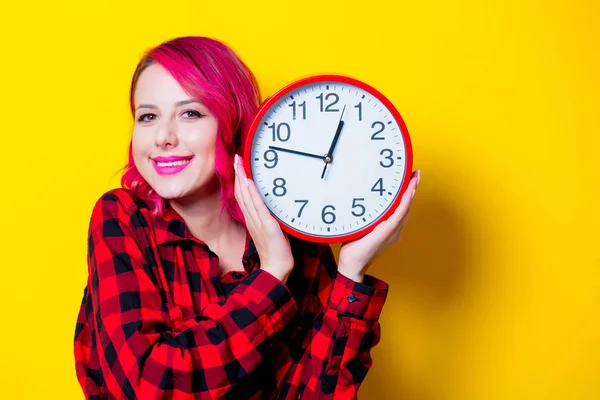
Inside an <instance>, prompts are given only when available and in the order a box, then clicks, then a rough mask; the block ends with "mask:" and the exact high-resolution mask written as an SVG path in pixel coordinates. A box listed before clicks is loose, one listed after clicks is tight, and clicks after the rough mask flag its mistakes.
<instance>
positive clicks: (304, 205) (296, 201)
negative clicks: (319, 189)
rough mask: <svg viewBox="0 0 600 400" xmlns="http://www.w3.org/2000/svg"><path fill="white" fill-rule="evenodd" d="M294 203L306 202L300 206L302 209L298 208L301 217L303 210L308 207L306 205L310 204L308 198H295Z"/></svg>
mask: <svg viewBox="0 0 600 400" xmlns="http://www.w3.org/2000/svg"><path fill="white" fill-rule="evenodd" d="M294 203H304V204H303V205H301V206H300V210H298V215H297V217H298V218H300V217H302V211H303V210H304V207H306V205H307V204H308V200H294Z"/></svg>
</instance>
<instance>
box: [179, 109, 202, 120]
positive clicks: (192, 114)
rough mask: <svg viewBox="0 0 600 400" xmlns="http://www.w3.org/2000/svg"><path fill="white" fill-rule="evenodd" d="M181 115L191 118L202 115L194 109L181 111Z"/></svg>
mask: <svg viewBox="0 0 600 400" xmlns="http://www.w3.org/2000/svg"><path fill="white" fill-rule="evenodd" d="M183 116H184V117H185V118H192V119H195V118H200V117H203V115H202V114H200V113H199V112H198V111H195V110H186V111H184V112H183Z"/></svg>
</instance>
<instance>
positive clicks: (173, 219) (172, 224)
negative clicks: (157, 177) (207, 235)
mask: <svg viewBox="0 0 600 400" xmlns="http://www.w3.org/2000/svg"><path fill="white" fill-rule="evenodd" d="M244 228H245V227H244ZM245 230H246V245H245V248H244V259H248V258H250V257H256V256H258V252H257V250H256V246H255V245H254V241H253V240H252V237H251V236H250V233H249V232H248V229H246V228H245ZM155 231H156V243H157V244H158V245H163V244H168V243H173V242H178V241H188V240H189V241H193V242H196V243H200V244H201V245H204V246H207V245H206V243H204V242H203V241H202V240H200V239H198V238H196V237H195V236H194V235H192V233H191V232H190V230H189V229H188V227H187V225H186V224H185V221H184V220H183V217H181V215H180V214H179V213H178V212H177V211H175V209H174V208H173V207H171V206H170V205H169V203H168V202H165V206H164V208H163V212H162V213H160V214H158V215H157V216H156V228H155Z"/></svg>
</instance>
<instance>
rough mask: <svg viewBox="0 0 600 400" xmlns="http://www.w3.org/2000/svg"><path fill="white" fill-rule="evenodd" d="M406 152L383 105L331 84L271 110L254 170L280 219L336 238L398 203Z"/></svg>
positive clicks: (258, 136) (306, 89)
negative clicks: (329, 154)
mask: <svg viewBox="0 0 600 400" xmlns="http://www.w3.org/2000/svg"><path fill="white" fill-rule="evenodd" d="M338 128H340V129H341V130H340V132H339V135H338V138H337V142H336V144H335V148H334V149H333V153H332V154H331V158H325V156H326V155H327V154H328V152H329V150H330V148H331V146H332V143H333V141H334V138H335V136H336V132H337V131H338ZM406 153H407V146H406V143H405V140H404V137H403V134H402V131H401V126H400V125H399V123H398V121H397V120H396V119H395V118H394V114H393V113H392V111H390V110H389V109H388V108H387V107H386V105H385V104H384V103H383V102H382V101H381V100H379V99H378V98H377V97H376V96H375V95H373V94H371V93H370V92H368V91H366V90H364V89H362V88H361V87H358V86H355V85H352V84H349V83H343V82H336V81H326V82H317V83H309V84H306V85H303V86H300V87H297V88H295V89H293V90H291V91H289V92H287V93H286V94H285V95H283V96H282V97H281V98H279V99H278V100H277V101H276V102H274V103H273V104H271V105H270V107H269V108H268V110H266V112H265V114H264V115H263V117H262V119H261V120H260V122H259V124H258V126H257V128H256V130H255V134H254V137H253V141H252V145H251V150H250V168H251V173H252V176H253V179H254V181H255V183H256V186H257V188H258V190H259V192H260V194H261V196H262V198H263V200H264V202H265V204H266V205H267V207H268V208H269V209H270V211H271V212H272V213H273V215H274V216H275V217H276V218H277V219H279V220H280V221H281V222H282V223H283V224H285V225H287V226H288V227H290V228H292V229H293V230H295V231H299V232H301V233H304V234H306V235H310V236H312V237H322V238H334V237H337V236H347V235H350V234H352V233H355V232H358V231H361V230H363V229H365V228H366V227H368V226H369V225H371V224H373V223H375V222H376V221H377V220H378V219H379V218H380V217H381V216H382V215H383V214H385V213H386V211H387V210H388V209H389V208H390V207H391V206H392V204H394V201H395V200H396V198H397V196H398V195H399V192H400V189H401V187H402V183H403V181H404V179H405V176H404V174H405V171H406Z"/></svg>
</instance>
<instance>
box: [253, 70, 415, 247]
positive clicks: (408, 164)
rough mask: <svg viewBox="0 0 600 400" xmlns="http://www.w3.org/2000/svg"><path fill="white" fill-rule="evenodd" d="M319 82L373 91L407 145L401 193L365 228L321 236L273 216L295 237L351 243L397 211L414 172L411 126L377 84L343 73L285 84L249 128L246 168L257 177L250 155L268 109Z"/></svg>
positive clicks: (261, 108) (264, 104)
mask: <svg viewBox="0 0 600 400" xmlns="http://www.w3.org/2000/svg"><path fill="white" fill-rule="evenodd" d="M319 82H340V83H346V84H350V85H354V86H357V87H359V88H361V89H363V90H364V91H366V92H368V93H370V94H371V95H373V96H374V97H376V98H377V99H378V100H379V101H381V102H382V103H383V104H384V105H385V106H386V107H387V108H388V110H390V112H391V113H392V115H393V117H394V119H395V120H396V121H397V122H398V125H399V126H400V128H401V131H402V136H403V138H404V143H405V146H406V154H405V170H404V180H403V181H402V186H401V188H400V191H399V192H398V195H397V196H396V198H395V199H394V201H393V202H392V204H391V205H390V207H389V208H388V209H387V211H386V212H385V213H384V214H383V215H381V216H380V217H379V218H378V219H376V220H375V221H373V222H372V223H371V224H370V225H368V226H366V227H364V228H363V229H360V230H358V231H356V232H353V233H350V234H346V235H339V236H329V237H323V236H318V235H310V234H307V233H305V232H301V231H298V230H296V229H294V228H292V227H290V226H288V225H287V224H285V223H284V222H283V221H280V220H279V219H278V218H277V217H275V216H274V218H275V219H276V220H277V222H279V225H280V226H281V229H282V230H283V231H284V232H287V233H289V234H290V235H292V236H295V237H298V238H301V239H304V240H307V241H311V242H318V243H342V242H349V241H352V240H356V239H359V238H361V237H363V236H365V235H366V234H368V233H369V232H371V231H372V230H373V229H375V227H376V226H377V225H379V224H380V223H381V222H383V221H385V220H386V219H388V218H389V217H390V215H392V214H393V213H394V211H395V210H396V209H397V208H398V206H399V205H400V201H401V200H402V196H403V194H404V192H405V191H406V189H407V187H408V184H409V182H410V174H411V172H412V165H413V152H412V143H411V140H410V135H409V134H408V129H407V128H406V124H405V123H404V120H403V119H402V117H401V116H400V113H399V112H398V110H396V107H394V105H393V104H392V102H391V101H389V100H388V99H387V97H385V96H384V95H383V94H382V93H381V92H379V91H378V90H377V89H375V88H374V87H372V86H370V85H367V84H366V83H364V82H362V81H359V80H357V79H354V78H350V77H348V76H343V75H314V76H309V77H306V78H303V79H300V80H297V81H295V82H293V83H291V84H289V85H287V86H285V87H283V88H282V89H280V90H279V91H278V92H277V93H275V94H274V95H273V96H271V97H269V98H267V99H266V100H265V101H264V102H263V103H262V104H261V105H260V107H259V109H258V112H257V114H256V116H255V117H254V119H253V121H252V125H250V129H249V130H248V133H247V137H246V146H245V149H244V169H245V170H246V174H247V176H251V177H252V179H254V177H253V176H252V171H251V169H250V157H251V151H252V142H253V140H254V135H255V134H256V131H257V129H258V126H259V124H260V121H261V120H262V118H263V117H264V116H265V114H266V113H267V112H268V111H269V109H270V108H271V106H272V105H273V104H275V103H276V102H277V101H279V99H281V98H282V97H284V96H286V95H287V94H289V93H291V92H293V91H294V90H297V89H298V88H300V87H302V86H305V85H310V84H314V83H319Z"/></svg>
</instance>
